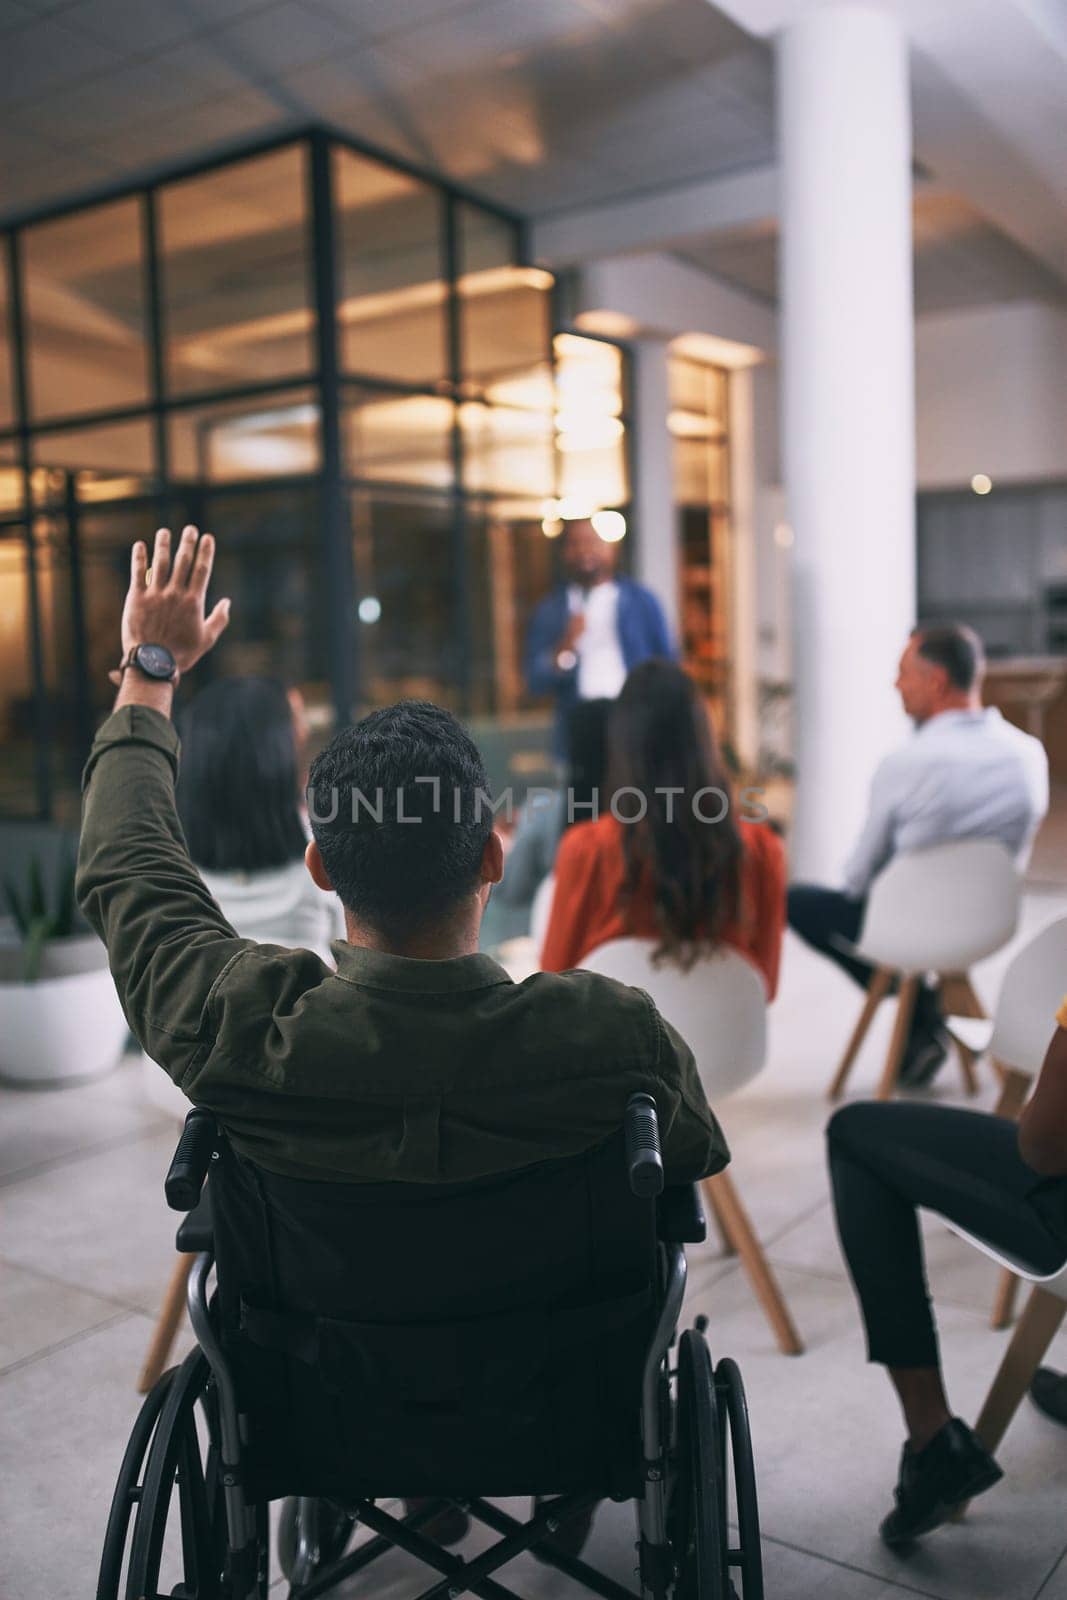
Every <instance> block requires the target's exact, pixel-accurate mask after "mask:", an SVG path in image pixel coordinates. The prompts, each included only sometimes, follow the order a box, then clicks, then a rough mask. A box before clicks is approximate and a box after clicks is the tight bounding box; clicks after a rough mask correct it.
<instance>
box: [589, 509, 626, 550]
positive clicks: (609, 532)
mask: <svg viewBox="0 0 1067 1600" xmlns="http://www.w3.org/2000/svg"><path fill="white" fill-rule="evenodd" d="M592 521H593V531H594V532H595V533H598V534H599V535H600V537H601V538H602V539H603V541H604V543H605V544H618V542H619V540H620V539H625V537H626V518H625V517H624V516H623V514H622V512H621V511H594V512H593V518H592Z"/></svg>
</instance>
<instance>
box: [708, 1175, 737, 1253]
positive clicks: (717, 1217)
mask: <svg viewBox="0 0 1067 1600" xmlns="http://www.w3.org/2000/svg"><path fill="white" fill-rule="evenodd" d="M704 1198H705V1200H706V1201H707V1202H708V1210H709V1211H710V1212H711V1220H712V1222H713V1223H714V1224H715V1231H716V1233H717V1234H718V1235H719V1242H720V1244H721V1246H722V1254H723V1255H724V1256H735V1255H736V1254H737V1246H736V1245H735V1244H734V1241H733V1239H732V1238H731V1237H730V1230H729V1228H728V1227H727V1226H726V1223H725V1221H724V1220H723V1215H722V1212H721V1211H720V1210H719V1200H718V1196H717V1195H716V1194H715V1192H714V1190H713V1189H712V1187H711V1184H710V1182H709V1183H707V1184H705V1185H704Z"/></svg>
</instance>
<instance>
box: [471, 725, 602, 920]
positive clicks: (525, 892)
mask: <svg viewBox="0 0 1067 1600" xmlns="http://www.w3.org/2000/svg"><path fill="white" fill-rule="evenodd" d="M613 703H614V702H613V701H611V700H579V701H578V702H577V704H576V705H574V706H572V707H571V710H570V712H569V714H568V717H567V768H566V772H565V774H564V781H563V787H562V788H561V789H557V790H555V792H554V793H552V794H548V793H547V792H544V791H543V792H542V793H541V794H539V795H536V796H535V797H534V799H533V800H532V801H530V800H528V801H527V803H526V805H525V806H524V808H523V811H522V815H521V816H520V817H519V820H518V823H517V826H516V828H515V835H514V838H513V839H512V841H511V844H510V846H509V848H508V851H507V854H506V856H505V858H504V876H503V878H502V879H501V881H500V882H499V883H498V884H497V886H496V888H495V889H494V891H493V899H494V900H498V901H500V902H501V903H502V904H504V905H508V906H524V907H526V909H527V910H528V909H529V905H530V902H531V901H532V900H533V897H534V895H535V894H536V893H537V889H538V887H539V885H540V884H541V883H542V882H543V880H544V879H545V878H547V877H548V874H549V873H550V872H551V871H552V869H553V867H554V866H555V864H556V852H557V850H558V849H559V842H560V840H561V839H562V837H563V835H564V833H565V832H566V831H567V829H568V828H569V827H570V826H571V825H572V824H573V823H574V822H582V821H586V820H587V819H588V818H589V817H590V816H592V814H593V813H592V811H591V810H590V807H591V805H592V804H593V796H594V793H598V792H599V790H600V788H601V786H602V784H603V782H604V761H605V756H606V749H607V724H608V713H609V712H610V710H611V707H612V705H613Z"/></svg>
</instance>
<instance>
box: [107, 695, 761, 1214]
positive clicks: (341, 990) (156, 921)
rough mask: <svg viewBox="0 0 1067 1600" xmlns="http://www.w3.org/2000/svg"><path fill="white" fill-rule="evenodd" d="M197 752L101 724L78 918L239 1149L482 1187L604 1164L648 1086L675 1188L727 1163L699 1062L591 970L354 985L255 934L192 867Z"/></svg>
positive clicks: (128, 727) (313, 1169)
mask: <svg viewBox="0 0 1067 1600" xmlns="http://www.w3.org/2000/svg"><path fill="white" fill-rule="evenodd" d="M178 749H179V744H178V736H177V734H176V733H175V731H174V728H173V726H172V725H171V723H170V722H169V721H168V720H167V719H166V718H165V717H163V716H161V715H160V714H159V713H158V712H156V711H152V710H149V709H147V708H144V707H141V706H125V707H123V708H122V709H121V710H119V711H117V712H115V713H114V714H113V715H112V716H111V717H109V718H108V720H107V721H106V722H105V723H104V725H103V727H102V728H101V729H100V732H99V733H98V734H97V737H96V740H95V742H94V744H93V748H92V753H91V754H90V757H89V761H88V763H87V765H86V769H85V776H84V780H83V792H84V801H83V814H82V834H81V848H80V851H79V858H78V879H77V892H78V903H79V905H80V906H81V908H82V911H83V912H84V914H85V916H86V918H87V919H88V921H89V922H90V924H91V925H92V927H93V928H94V929H95V930H96V932H97V933H98V934H99V935H100V937H101V938H102V939H103V940H104V942H105V944H106V945H107V949H108V957H109V962H110V966H111V971H112V974H113V976H114V979H115V984H116V987H117V989H118V993H119V998H120V1000H121V1001H122V1005H123V1009H124V1010H125V1013H126V1017H127V1020H128V1022H129V1024H130V1027H131V1028H132V1030H133V1032H134V1034H135V1035H136V1037H137V1038H138V1040H139V1041H140V1043H141V1045H142V1046H143V1047H144V1049H145V1051H146V1052H147V1053H148V1055H149V1056H151V1057H152V1059H153V1060H155V1061H158V1062H159V1063H160V1065H161V1066H162V1067H164V1068H165V1069H166V1071H167V1072H168V1073H169V1074H170V1076H171V1077H172V1078H173V1079H174V1081H175V1083H177V1084H178V1085H179V1086H180V1087H181V1088H182V1089H183V1090H184V1092H185V1093H186V1094H187V1095H188V1097H189V1099H190V1100H192V1101H193V1102H194V1104H196V1105H201V1106H206V1107H207V1108H208V1109H209V1110H211V1111H213V1112H214V1113H215V1114H216V1115H217V1116H218V1118H219V1120H220V1122H221V1123H222V1125H223V1126H224V1127H225V1128H226V1130H227V1133H228V1134H229V1137H230V1139H231V1141H232V1143H233V1144H234V1146H235V1147H236V1148H237V1150H238V1151H240V1152H241V1153H242V1154H244V1155H246V1156H248V1157H249V1158H251V1159H252V1160H253V1161H256V1162H258V1163H260V1164H261V1165H262V1166H264V1167H266V1168H268V1169H269V1170H270V1171H272V1172H277V1173H281V1174H284V1175H286V1176H290V1177H297V1178H315V1179H322V1180H334V1181H345V1180H348V1181H357V1182H384V1181H387V1180H393V1179H399V1180H403V1181H407V1182H419V1183H421V1182H426V1183H447V1182H461V1181H463V1180H466V1179H474V1178H479V1177H483V1176H487V1175H489V1174H491V1173H495V1172H501V1171H506V1170H510V1169H514V1168H517V1167H522V1166H526V1165H528V1164H530V1163H533V1162H537V1161H542V1160H546V1159H548V1158H550V1157H558V1156H564V1155H570V1154H577V1153H578V1152H579V1151H581V1150H584V1149H588V1148H589V1147H590V1146H592V1145H593V1144H595V1143H598V1142H599V1141H600V1140H602V1139H604V1138H606V1137H607V1136H608V1135H609V1134H611V1133H612V1132H613V1131H615V1130H616V1129H617V1128H618V1127H619V1125H620V1123H621V1120H622V1115H623V1109H624V1107H625V1104H626V1101H627V1098H628V1097H629V1095H631V1094H632V1093H633V1092H634V1091H635V1090H647V1091H648V1092H649V1093H651V1094H653V1095H654V1096H655V1099H656V1104H657V1107H658V1109H659V1118H660V1128H661V1133H662V1138H663V1147H664V1157H665V1165H666V1168H667V1174H668V1178H669V1179H671V1180H673V1181H678V1182H681V1181H683V1180H688V1179H695V1178H698V1177H701V1176H703V1175H705V1174H709V1173H715V1172H718V1171H720V1170H721V1168H722V1167H724V1166H725V1165H726V1163H727V1161H728V1160H729V1152H728V1150H727V1147H726V1142H725V1140H724V1138H723V1135H722V1132H721V1130H720V1128H719V1126H718V1123H717V1122H716V1120H715V1118H714V1116H713V1115H712V1113H711V1111H710V1110H709V1109H708V1105H707V1102H706V1100H705V1098H704V1094H703V1091H702V1089H701V1086H700V1081H699V1079H698V1077H697V1073H696V1068H695V1065H694V1062H693V1056H692V1053H691V1051H690V1050H689V1048H688V1046H687V1045H686V1044H685V1042H684V1041H683V1040H682V1039H681V1038H680V1036H679V1035H678V1034H677V1033H676V1032H675V1031H674V1029H673V1028H671V1027H670V1026H669V1024H667V1023H666V1022H665V1021H664V1020H663V1018H662V1017H661V1016H660V1015H659V1013H658V1011H657V1010H656V1008H655V1006H654V1005H653V1004H652V1002H651V1000H650V999H649V998H648V996H647V995H646V994H644V993H643V992H642V991H641V990H638V989H630V988H626V987H625V986H623V985H622V984H618V983H614V982H612V981H611V980H609V979H607V978H602V977H598V976H597V975H595V974H594V973H591V972H569V973H560V974H552V973H541V974H538V975H537V976H535V977H533V978H529V979H527V981H526V982H525V983H514V982H512V980H511V979H510V978H509V977H508V975H507V973H506V972H505V971H504V970H503V968H502V967H500V966H498V965H497V963H496V962H495V961H493V960H492V959H491V958H490V957H489V956H486V955H468V956H459V957H456V958H455V959H453V960H448V961H413V960H409V959H407V958H405V957H403V956H395V955H388V954H385V953H383V952H381V951H378V950H368V949H363V948H360V947H358V946H355V945H351V944H348V943H346V942H345V941H344V940H337V941H335V942H334V944H333V946H332V949H333V954H334V957H335V959H336V961H337V971H336V972H332V971H331V970H330V969H329V967H328V966H326V965H325V964H324V963H323V962H322V960H321V959H320V958H319V957H318V956H316V955H313V954H312V953H311V952H310V951H308V950H288V949H283V948H281V947H279V946H277V945H269V944H257V943H255V942H253V941H252V940H249V939H241V938H239V937H238V935H237V934H236V933H235V932H234V930H233V928H231V927H230V925H229V923H228V922H227V921H226V919H225V917H224V916H223V915H222V912H221V911H220V910H219V907H218V906H217V905H216V903H215V901H214V900H213V899H212V897H211V895H210V894H209V893H208V890H207V888H206V887H205V885H204V883H203V881H202V879H201V878H200V876H199V874H198V872H197V870H196V868H195V867H194V866H193V864H192V862H191V860H190V859H189V854H188V851H187V849H186V846H185V841H184V839H183V837H182V831H181V826H180V824H179V821H178V815H177V811H176V809H175V804H174V781H175V777H176V775H177V767H178Z"/></svg>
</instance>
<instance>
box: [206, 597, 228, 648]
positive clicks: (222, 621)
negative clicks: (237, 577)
mask: <svg viewBox="0 0 1067 1600" xmlns="http://www.w3.org/2000/svg"><path fill="white" fill-rule="evenodd" d="M229 620H230V602H229V600H228V599H227V600H220V601H219V602H218V604H217V605H215V606H214V607H213V608H212V611H211V614H210V616H208V617H206V618H205V620H204V632H205V634H206V635H207V638H208V649H209V650H210V649H211V647H212V645H214V644H215V643H216V641H217V640H218V638H219V636H220V634H222V633H224V632H225V630H226V626H227V624H228V623H229Z"/></svg>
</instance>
